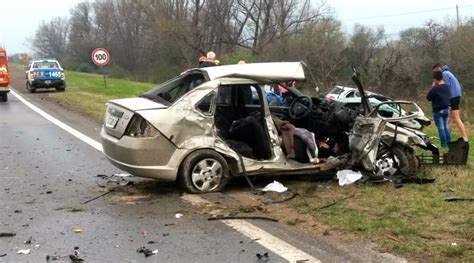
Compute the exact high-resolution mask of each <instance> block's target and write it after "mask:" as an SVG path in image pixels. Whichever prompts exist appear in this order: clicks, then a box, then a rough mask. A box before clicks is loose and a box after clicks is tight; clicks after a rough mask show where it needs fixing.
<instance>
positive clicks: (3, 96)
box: [0, 92, 8, 102]
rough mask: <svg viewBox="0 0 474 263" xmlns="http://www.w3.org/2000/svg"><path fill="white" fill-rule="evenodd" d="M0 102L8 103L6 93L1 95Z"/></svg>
mask: <svg viewBox="0 0 474 263" xmlns="http://www.w3.org/2000/svg"><path fill="white" fill-rule="evenodd" d="M0 100H1V101H3V102H7V101H8V93H6V92H5V93H2V94H1V97H0Z"/></svg>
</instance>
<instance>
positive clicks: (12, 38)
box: [0, 0, 474, 54]
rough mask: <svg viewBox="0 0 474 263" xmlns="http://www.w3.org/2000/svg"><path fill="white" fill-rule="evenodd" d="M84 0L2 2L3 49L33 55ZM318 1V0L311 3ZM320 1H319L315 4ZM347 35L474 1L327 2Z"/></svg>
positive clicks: (438, 14)
mask: <svg viewBox="0 0 474 263" xmlns="http://www.w3.org/2000/svg"><path fill="white" fill-rule="evenodd" d="M83 1H84V0H1V1H0V46H3V47H5V48H6V49H7V52H8V53H9V54H14V53H23V52H29V51H30V50H29V44H28V43H27V41H26V39H27V38H28V37H32V36H33V35H34V33H35V30H36V28H37V26H38V24H40V23H41V21H48V20H49V19H51V18H53V17H56V16H69V11H70V9H71V8H73V7H74V6H75V5H76V4H77V3H79V2H83ZM311 1H315V0H311ZM315 2H316V1H315ZM325 2H326V4H328V5H329V6H331V7H332V9H333V12H334V14H335V15H336V17H337V18H338V19H339V20H340V21H341V22H342V25H343V29H344V31H345V32H347V33H350V32H351V30H352V27H353V25H354V24H356V23H358V24H363V25H367V26H371V27H377V26H380V25H383V26H384V28H385V32H386V33H387V34H389V35H396V34H397V33H398V32H399V31H401V30H403V29H406V28H409V27H416V26H422V25H423V24H424V23H425V22H426V21H427V20H428V19H430V18H431V19H434V20H435V21H438V22H445V21H446V20H447V19H449V20H452V21H455V19H456V4H458V6H459V16H460V18H461V21H462V19H464V18H471V17H472V16H473V15H474V14H473V8H474V0H396V1H394V0H326V1H325Z"/></svg>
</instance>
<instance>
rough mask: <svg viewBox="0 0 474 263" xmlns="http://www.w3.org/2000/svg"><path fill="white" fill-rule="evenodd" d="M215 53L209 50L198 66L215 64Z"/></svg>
mask: <svg viewBox="0 0 474 263" xmlns="http://www.w3.org/2000/svg"><path fill="white" fill-rule="evenodd" d="M215 61H216V53H214V52H212V51H209V52H207V56H206V60H205V61H204V62H202V63H201V65H199V67H200V68H206V67H214V66H217V65H216V62H215Z"/></svg>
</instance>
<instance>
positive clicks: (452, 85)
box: [433, 63, 468, 142]
mask: <svg viewBox="0 0 474 263" xmlns="http://www.w3.org/2000/svg"><path fill="white" fill-rule="evenodd" d="M433 71H440V72H442V73H443V80H444V82H445V83H446V84H447V85H448V86H449V90H450V92H451V98H450V106H451V111H450V113H449V122H450V123H453V122H454V123H455V124H456V126H457V127H458V130H459V133H461V136H462V138H463V140H464V141H465V142H467V141H468V137H467V133H466V128H465V127H464V123H463V122H462V120H461V112H460V109H459V106H460V104H461V95H462V90H461V84H459V81H458V79H457V78H456V77H455V76H454V74H453V73H451V71H450V70H449V67H448V65H444V66H443V67H441V64H439V63H437V64H435V65H434V66H433Z"/></svg>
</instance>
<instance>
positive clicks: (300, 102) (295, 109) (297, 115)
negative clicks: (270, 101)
mask: <svg viewBox="0 0 474 263" xmlns="http://www.w3.org/2000/svg"><path fill="white" fill-rule="evenodd" d="M312 107H313V102H312V101H311V98H310V97H308V96H301V97H298V98H296V99H294V100H293V101H292V102H291V104H290V107H289V109H288V115H290V118H292V119H293V120H300V119H303V118H306V117H307V116H308V115H309V113H310V112H311V109H312Z"/></svg>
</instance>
